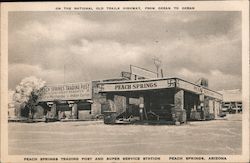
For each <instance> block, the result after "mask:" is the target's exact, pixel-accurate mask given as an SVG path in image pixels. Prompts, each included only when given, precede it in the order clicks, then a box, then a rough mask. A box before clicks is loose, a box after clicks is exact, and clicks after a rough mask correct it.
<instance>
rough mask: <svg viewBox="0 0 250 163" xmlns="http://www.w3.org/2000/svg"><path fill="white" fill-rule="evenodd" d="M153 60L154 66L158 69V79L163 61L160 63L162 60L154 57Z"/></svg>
mask: <svg viewBox="0 0 250 163" xmlns="http://www.w3.org/2000/svg"><path fill="white" fill-rule="evenodd" d="M153 60H154V65H155V67H156V72H157V78H159V68H160V66H161V61H160V59H159V58H157V57H154V58H153Z"/></svg>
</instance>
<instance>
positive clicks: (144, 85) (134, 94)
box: [98, 78, 222, 123]
mask: <svg viewBox="0 0 250 163" xmlns="http://www.w3.org/2000/svg"><path fill="white" fill-rule="evenodd" d="M98 85H99V93H101V94H104V95H105V96H106V101H107V102H108V107H109V108H108V109H109V110H110V111H111V113H115V114H116V116H115V117H118V118H129V117H138V119H139V120H141V121H142V120H143V121H170V122H180V123H182V122H186V121H189V120H208V119H214V118H215V117H217V116H218V115H219V112H220V110H221V102H222V95H221V94H220V93H218V92H215V91H213V90H210V89H208V88H205V87H202V86H201V85H196V84H194V83H191V82H188V81H185V80H182V79H179V78H161V79H144V80H134V81H131V80H129V81H118V82H102V83H99V84H98ZM116 120H117V118H116ZM107 123H114V119H112V118H111V119H110V120H107Z"/></svg>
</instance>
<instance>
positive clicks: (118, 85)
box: [99, 79, 175, 92]
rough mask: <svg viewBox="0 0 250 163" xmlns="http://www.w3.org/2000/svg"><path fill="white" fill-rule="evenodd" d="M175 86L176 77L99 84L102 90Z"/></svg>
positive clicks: (136, 89)
mask: <svg viewBox="0 0 250 163" xmlns="http://www.w3.org/2000/svg"><path fill="white" fill-rule="evenodd" d="M173 87H175V80H174V79H165V80H155V81H154V80H152V81H140V82H125V83H110V84H104V85H99V89H100V92H116V91H138V90H151V89H162V88H173Z"/></svg>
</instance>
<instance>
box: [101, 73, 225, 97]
mask: <svg viewBox="0 0 250 163" xmlns="http://www.w3.org/2000/svg"><path fill="white" fill-rule="evenodd" d="M138 84H139V85H138ZM99 85H102V88H101V90H100V92H120V91H140V90H152V89H165V88H174V87H175V88H176V87H177V88H180V89H184V90H187V91H190V92H193V93H196V94H204V95H205V96H209V97H212V98H216V99H220V100H222V94H221V93H219V92H216V91H214V90H211V89H209V88H206V87H203V86H201V85H198V84H195V83H192V82H189V81H187V80H184V79H180V78H176V77H174V78H155V79H141V80H124V81H109V82H100V83H99Z"/></svg>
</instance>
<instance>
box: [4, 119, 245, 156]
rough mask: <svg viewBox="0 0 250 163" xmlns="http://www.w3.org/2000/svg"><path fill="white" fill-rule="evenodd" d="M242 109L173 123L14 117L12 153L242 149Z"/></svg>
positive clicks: (233, 151)
mask: <svg viewBox="0 0 250 163" xmlns="http://www.w3.org/2000/svg"><path fill="white" fill-rule="evenodd" d="M241 126H242V122H241V115H234V116H231V117H229V118H228V119H227V120H213V121H199V122H190V123H189V124H187V125H182V126H169V125H161V126H156V125H154V126H153V125H105V124H103V122H97V121H94V122H53V123H43V122H41V123H9V154H14V155H26V154H29V155H32V154H37V155H40V154H46V155H47V154H51V155H52V154H78V155H90V154H93V155H95V154H104V155H106V154H121V155H129V154H135V155H137V154H152V155H154V154H162V155H167V154H190V155H191V154H221V155H222V154H230V155H232V154H240V153H241V145H242V144H241V140H242V138H241V131H242V129H241Z"/></svg>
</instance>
